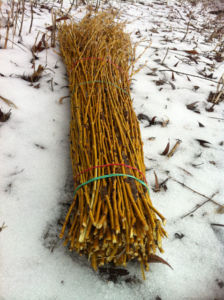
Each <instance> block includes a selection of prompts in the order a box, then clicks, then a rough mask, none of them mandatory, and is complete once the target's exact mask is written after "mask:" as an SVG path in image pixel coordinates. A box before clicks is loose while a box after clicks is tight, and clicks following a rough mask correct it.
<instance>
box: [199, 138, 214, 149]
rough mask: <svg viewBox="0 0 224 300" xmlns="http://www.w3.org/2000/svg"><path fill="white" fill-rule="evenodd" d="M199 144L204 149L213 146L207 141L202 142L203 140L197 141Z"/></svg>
mask: <svg viewBox="0 0 224 300" xmlns="http://www.w3.org/2000/svg"><path fill="white" fill-rule="evenodd" d="M195 140H196V141H197V142H199V144H200V146H202V147H204V148H209V146H208V144H211V143H210V142H208V141H205V140H201V139H195Z"/></svg>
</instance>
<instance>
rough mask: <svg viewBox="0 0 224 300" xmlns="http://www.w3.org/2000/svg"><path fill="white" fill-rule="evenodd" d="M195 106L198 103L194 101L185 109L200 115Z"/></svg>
mask: <svg viewBox="0 0 224 300" xmlns="http://www.w3.org/2000/svg"><path fill="white" fill-rule="evenodd" d="M197 104H198V101H195V102H192V103H190V104H187V105H186V107H187V109H189V110H192V111H193V112H195V113H197V114H200V111H199V110H198V108H197Z"/></svg>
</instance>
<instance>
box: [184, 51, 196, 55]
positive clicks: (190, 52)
mask: <svg viewBox="0 0 224 300" xmlns="http://www.w3.org/2000/svg"><path fill="white" fill-rule="evenodd" d="M184 52H186V53H188V54H192V55H196V54H199V53H198V52H197V51H196V50H184Z"/></svg>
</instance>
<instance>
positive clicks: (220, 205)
mask: <svg viewBox="0 0 224 300" xmlns="http://www.w3.org/2000/svg"><path fill="white" fill-rule="evenodd" d="M170 179H172V180H173V181H175V182H177V183H179V184H180V185H182V186H183V187H186V188H187V189H189V190H190V191H192V192H194V193H195V194H198V195H200V196H202V197H204V198H206V199H207V200H206V201H204V202H202V203H201V204H197V205H196V207H195V208H193V210H191V211H190V212H189V213H187V214H185V215H183V216H181V219H183V218H185V217H187V216H189V215H191V214H192V213H193V212H195V211H196V210H197V209H199V208H200V207H201V206H203V205H204V204H205V203H207V202H209V201H211V202H212V203H214V204H216V205H218V206H219V207H223V205H222V204H220V203H218V202H216V201H215V200H213V199H212V198H213V197H214V196H215V195H217V194H218V193H219V192H215V193H214V194H213V195H212V196H211V197H210V198H209V197H208V196H206V195H204V194H202V193H200V192H197V191H196V190H194V189H192V188H191V187H189V186H187V185H186V184H184V183H183V182H180V181H178V180H176V179H174V178H172V177H170Z"/></svg>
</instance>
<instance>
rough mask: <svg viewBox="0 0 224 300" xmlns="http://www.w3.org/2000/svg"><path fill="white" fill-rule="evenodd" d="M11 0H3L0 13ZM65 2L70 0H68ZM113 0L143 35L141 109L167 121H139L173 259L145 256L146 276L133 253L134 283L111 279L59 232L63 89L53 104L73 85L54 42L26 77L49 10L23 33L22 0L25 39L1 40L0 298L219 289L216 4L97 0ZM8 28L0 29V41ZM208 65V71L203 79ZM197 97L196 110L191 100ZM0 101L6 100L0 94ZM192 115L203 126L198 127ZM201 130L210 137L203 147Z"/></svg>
mask: <svg viewBox="0 0 224 300" xmlns="http://www.w3.org/2000/svg"><path fill="white" fill-rule="evenodd" d="M6 2H7V1H3V5H2V12H3V16H5V17H6V9H7V7H8V6H7V3H6ZM64 2H65V3H64V7H63V9H64V10H65V7H67V9H68V8H69V1H67V2H66V1H64ZM220 3H221V1H220ZM44 4H45V5H47V6H49V7H53V8H54V9H55V10H56V9H58V8H59V7H60V4H59V3H57V2H56V1H55V3H54V2H51V1H45V2H44ZM109 5H113V7H117V8H118V9H119V10H120V20H127V21H128V24H127V26H126V30H127V32H130V33H131V38H132V41H133V43H135V42H138V41H139V40H140V38H139V37H141V38H145V41H142V42H141V43H140V44H139V46H138V48H137V54H140V53H141V52H142V51H143V50H144V48H145V47H146V46H150V47H149V48H148V49H147V50H146V51H145V53H144V55H143V56H142V57H141V58H140V60H139V61H138V62H137V63H136V69H137V68H138V67H139V66H142V69H141V70H140V71H139V72H138V73H137V74H136V75H135V76H134V78H133V81H132V94H131V96H132V99H133V106H134V109H135V112H136V114H137V115H138V114H140V113H142V114H145V115H146V116H148V117H149V118H150V119H152V118H153V117H155V116H156V119H155V122H156V121H161V122H164V121H166V120H169V123H168V124H167V125H166V126H164V127H163V126H161V125H159V124H157V125H151V126H150V127H147V125H148V122H147V121H145V120H142V121H140V127H141V133H142V139H143V142H144V154H145V165H146V168H147V173H146V175H147V181H148V183H149V187H150V190H151V191H150V194H151V198H152V201H153V203H154V205H155V207H156V208H157V209H158V210H159V211H160V212H161V213H162V214H163V215H165V216H166V218H167V225H166V230H167V232H168V235H169V237H168V238H167V239H166V240H164V241H163V248H164V250H165V253H164V254H163V255H161V256H162V258H163V259H165V260H167V261H168V262H169V264H170V265H171V266H172V267H173V270H172V269H170V268H168V267H167V266H165V265H163V264H151V265H150V271H149V272H147V273H146V280H145V281H142V278H141V271H140V268H139V265H138V264H137V263H130V264H129V265H128V267H127V269H128V270H129V272H130V274H131V276H134V275H135V276H136V277H135V282H132V283H127V282H125V281H124V280H123V281H122V280H120V281H119V283H117V284H115V283H113V282H111V281H106V280H103V279H102V278H101V277H100V275H99V274H98V273H95V272H94V271H93V270H92V269H91V267H90V265H89V262H88V261H87V259H86V258H83V257H79V256H78V255H77V254H76V253H70V252H69V251H68V249H66V248H65V247H64V246H63V245H62V241H61V240H59V239H58V234H59V231H60V226H61V225H60V224H58V220H59V219H60V218H61V217H62V216H63V215H64V213H65V211H66V210H67V208H68V206H67V205H68V204H69V203H70V200H71V197H72V192H73V187H72V175H71V174H72V171H71V163H70V156H69V121H70V105H69V98H65V99H64V100H63V102H62V104H60V103H59V99H60V98H61V97H65V96H68V95H69V90H68V86H67V85H68V82H67V79H66V70H65V67H64V65H63V62H62V59H61V58H60V56H59V54H58V51H59V48H58V46H57V47H56V49H53V48H49V49H47V50H44V51H42V52H40V53H38V54H37V56H38V57H39V58H38V60H36V61H35V63H36V69H37V67H38V65H43V66H45V70H44V72H43V76H42V78H41V79H40V80H39V81H38V82H36V83H35V84H34V86H35V85H37V84H38V83H40V87H39V88H38V87H37V88H34V86H31V85H30V83H29V82H27V81H25V80H23V79H21V76H22V75H24V74H25V75H27V74H32V73H33V69H32V63H31V59H32V53H31V50H30V49H31V47H32V45H33V44H34V41H35V38H36V36H37V33H38V31H39V30H40V31H41V32H46V26H48V25H50V24H51V13H50V12H49V11H48V10H47V9H44V8H43V9H40V6H39V4H38V6H37V7H36V8H35V12H36V13H35V14H34V24H33V28H32V31H31V33H30V34H29V33H28V32H29V26H30V4H29V2H26V8H27V11H26V14H25V21H24V26H23V31H22V39H19V37H18V36H17V35H16V36H15V38H14V42H15V44H13V45H12V43H11V42H10V41H9V42H8V48H7V49H1V50H0V51H1V56H0V65H1V70H0V73H1V76H0V87H1V92H0V96H3V97H5V98H7V99H9V100H11V101H13V102H14V104H15V105H16V106H17V109H16V108H12V110H11V117H10V119H9V120H8V121H7V122H5V123H0V166H1V168H0V170H1V172H0V199H1V200H0V226H2V230H1V231H0V265H1V272H0V300H27V299H30V300H37V299H46V300H53V299H54V300H56V299H57V300H62V299H68V300H70V299H71V300H72V299H79V300H84V299H96V300H97V299H108V300H112V299H115V300H117V299H124V300H125V299H157V300H159V299H163V300H166V299H167V300H170V299H174V300H176V299H199V300H200V299H209V300H210V299H218V300H222V299H224V229H223V227H221V226H217V225H211V224H224V217H223V209H222V208H221V205H224V201H223V199H224V187H223V179H224V160H223V154H224V153H223V152H224V135H223V130H224V124H223V121H224V103H223V102H220V103H219V104H218V105H216V106H215V107H214V111H213V112H209V111H207V110H206V108H210V107H211V103H208V102H207V99H208V96H209V93H210V92H216V86H217V82H218V80H219V78H220V77H221V76H222V74H223V73H224V61H221V62H218V61H216V60H215V58H214V56H215V51H214V49H215V50H216V51H218V49H219V47H220V49H221V45H222V44H221V39H222V37H221V38H220V40H218V38H217V39H215V38H214V39H210V40H209V37H210V36H211V34H212V33H213V32H214V30H215V29H216V28H218V27H219V26H220V27H221V22H222V20H221V19H218V18H217V17H216V15H212V14H209V11H210V10H215V8H214V7H211V4H210V5H209V6H205V7H204V6H202V5H201V4H200V3H199V4H198V5H196V6H192V5H191V4H190V3H189V2H187V1H178V0H173V1H169V3H167V1H163V0H161V1H158V0H157V1H149V0H148V1H145V4H143V2H141V3H134V2H132V3H130V2H114V3H113V4H112V3H111V4H102V3H101V9H105V8H106V7H108V6H109ZM85 12H86V8H85V7H84V6H79V7H78V8H77V9H75V8H73V9H72V11H71V14H72V16H74V18H75V20H80V19H81V18H82V17H83V16H84V15H85ZM189 13H191V19H190V26H189V31H188V32H187V34H186V31H187V24H188V23H189ZM216 18H217V19H216ZM215 20H216V21H215ZM3 21H4V22H5V19H3V20H1V22H2V24H3V23H4V22H3ZM5 31H6V29H5V28H2V29H1V36H2V39H1V45H2V46H4V38H3V37H4V36H5ZM138 31H139V33H138ZM17 33H18V30H17ZM10 34H11V31H10ZM40 36H41V35H40ZM11 38H12V37H11V36H10V39H11ZM222 42H223V40H222ZM186 50H188V51H192V50H195V51H197V53H198V54H189V53H186ZM222 55H223V54H222ZM170 69H171V70H173V71H175V72H172V71H170ZM164 70H166V71H164ZM200 71H203V72H202V73H201V74H199V73H198V72H200ZM178 72H182V73H187V74H191V75H194V76H199V77H200V78H199V77H194V76H190V75H188V76H187V75H184V74H180V73H178ZM203 74H204V75H203ZM206 74H207V75H210V74H212V77H211V76H210V77H211V78H206V77H205V75H206ZM210 79H211V80H210ZM159 84H160V85H159ZM52 87H53V88H52ZM196 101H197V103H196V106H197V108H196V110H198V111H199V112H200V113H196V112H194V111H193V110H190V109H187V107H186V105H189V104H191V103H193V102H196ZM0 108H1V110H2V111H3V112H7V111H8V110H9V107H8V106H7V105H6V104H5V103H4V102H3V101H2V100H1V99H0ZM199 122H200V123H201V124H203V125H204V127H199ZM152 137H153V139H152ZM197 139H200V140H205V141H208V142H210V144H206V146H208V148H206V147H203V146H202V145H200V143H199V142H198V141H197ZM177 140H181V143H180V145H179V147H178V148H177V150H176V151H175V153H174V155H173V156H172V157H170V158H168V157H167V156H163V155H161V153H162V152H163V151H164V149H165V147H166V145H167V143H168V142H169V143H170V149H171V148H172V147H173V146H174V145H175V143H176V141H177ZM154 172H156V175H157V177H158V180H159V183H161V182H163V181H164V180H166V179H167V182H166V188H163V187H161V189H160V191H159V192H155V191H154V190H153V189H154V187H155V177H154ZM209 198H210V199H211V198H212V200H214V201H215V202H212V201H207V202H206V203H204V205H202V206H201V207H200V208H198V209H196V208H197V205H200V204H202V203H203V202H205V201H206V200H208V199H209ZM194 209H196V210H195V211H194V212H192V213H190V212H191V211H193V210H194ZM218 209H219V210H218ZM3 224H4V226H3ZM132 278H133V277H132Z"/></svg>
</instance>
